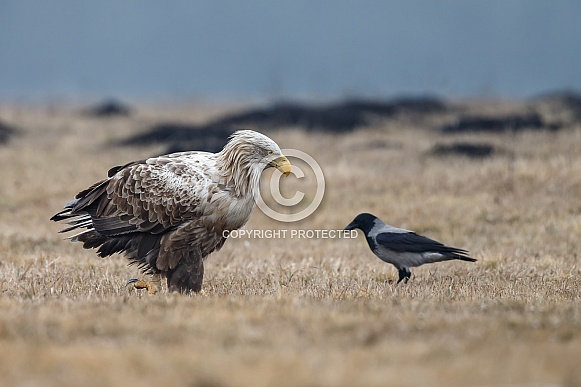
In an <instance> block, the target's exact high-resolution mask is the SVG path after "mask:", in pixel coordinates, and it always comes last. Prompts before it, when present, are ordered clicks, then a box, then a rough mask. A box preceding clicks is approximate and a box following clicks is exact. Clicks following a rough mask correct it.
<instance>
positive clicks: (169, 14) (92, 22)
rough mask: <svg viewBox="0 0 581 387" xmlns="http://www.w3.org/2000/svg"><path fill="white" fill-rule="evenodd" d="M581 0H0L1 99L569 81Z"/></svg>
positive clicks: (225, 97) (470, 88)
mask: <svg viewBox="0 0 581 387" xmlns="http://www.w3.org/2000/svg"><path fill="white" fill-rule="evenodd" d="M579 15H581V2H579V1H575V0H562V1H525V0H522V1H519V0H513V1H504V0H493V1H480V2H476V1H470V2H468V1H453V0H443V1H437V2H435V1H431V0H412V1H389V2H385V1H371V0H362V1H330V0H329V1H327V0H316V1H306V0H298V1H292V2H291V1H287V2H281V1H274V2H273V1H266V0H248V1H205V0H204V1H163V2H158V1H144V0H127V1H122V2H120V1H116V0H101V1H98V2H93V1H77V0H61V1H55V2H43V1H30V0H25V1H20V0H19V1H16V0H0V99H1V100H4V101H14V100H16V101H31V100H32V101H38V100H40V101H45V100H49V99H50V100H56V99H59V100H65V101H69V100H77V99H95V98H96V99H99V98H105V97H117V98H122V99H124V100H128V101H140V100H148V101H159V100H168V99H169V100H183V99H204V100H208V101H232V100H240V99H245V100H246V99H248V98H259V99H264V98H266V99H280V98H317V99H329V98H333V99H336V98H345V97H353V96H358V97H361V96H363V97H368V98H369V97H373V98H377V97H391V96H396V95H411V94H413V95H417V94H431V95H438V96H441V97H445V98H466V97H494V98H496V97H501V98H507V99H520V98H525V97H531V96H533V95H535V94H538V93H543V92H546V91H549V90H556V89H578V88H580V87H581V71H579V69H580V68H581V50H580V49H579V41H580V38H581V23H579Z"/></svg>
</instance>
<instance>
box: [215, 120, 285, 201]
mask: <svg viewBox="0 0 581 387" xmlns="http://www.w3.org/2000/svg"><path fill="white" fill-rule="evenodd" d="M217 156H218V166H219V167H220V168H221V169H222V171H224V177H225V178H226V180H227V182H228V183H230V185H231V186H232V187H233V189H234V190H235V192H236V194H237V196H246V195H248V194H252V193H254V192H255V190H256V189H258V185H259V183H260V175H261V174H262V172H263V171H264V170H265V169H266V168H271V167H274V168H277V169H278V170H279V171H281V172H282V173H283V174H284V175H285V176H288V174H289V173H290V172H291V164H290V162H289V161H288V159H287V158H286V157H285V156H284V155H283V154H282V152H281V150H280V147H279V146H278V145H277V144H276V142H274V141H273V140H271V139H270V138H268V137H267V136H265V135H264V134H262V133H258V132H255V131H253V130H239V131H237V132H235V133H234V134H232V136H230V139H229V141H228V143H227V144H226V146H224V149H222V151H220V152H219V153H218V154H217Z"/></svg>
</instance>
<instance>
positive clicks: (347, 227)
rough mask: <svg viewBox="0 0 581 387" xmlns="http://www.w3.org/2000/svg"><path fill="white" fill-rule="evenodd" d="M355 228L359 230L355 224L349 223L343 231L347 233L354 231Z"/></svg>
mask: <svg viewBox="0 0 581 387" xmlns="http://www.w3.org/2000/svg"><path fill="white" fill-rule="evenodd" d="M356 228H359V226H358V225H357V223H355V222H351V223H349V224H348V225H347V226H346V227H345V228H344V229H343V230H345V231H349V230H355V229H356Z"/></svg>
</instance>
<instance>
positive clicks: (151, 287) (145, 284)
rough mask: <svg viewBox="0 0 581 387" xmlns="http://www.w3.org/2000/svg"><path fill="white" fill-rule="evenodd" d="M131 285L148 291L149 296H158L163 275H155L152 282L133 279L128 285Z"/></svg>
mask: <svg viewBox="0 0 581 387" xmlns="http://www.w3.org/2000/svg"><path fill="white" fill-rule="evenodd" d="M129 284H133V287H134V288H135V289H147V294H156V293H157V292H158V291H159V289H160V287H161V275H160V274H159V273H156V274H153V275H152V276H151V280H150V281H144V280H140V279H137V278H133V279H130V280H129V281H127V285H129Z"/></svg>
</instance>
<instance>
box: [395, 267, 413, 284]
mask: <svg viewBox="0 0 581 387" xmlns="http://www.w3.org/2000/svg"><path fill="white" fill-rule="evenodd" d="M411 276H412V272H411V271H410V269H408V268H407V267H402V268H401V269H399V279H398V280H397V283H398V284H399V283H400V282H401V281H402V280H403V283H404V284H407V283H408V281H409V279H410V277H411Z"/></svg>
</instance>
